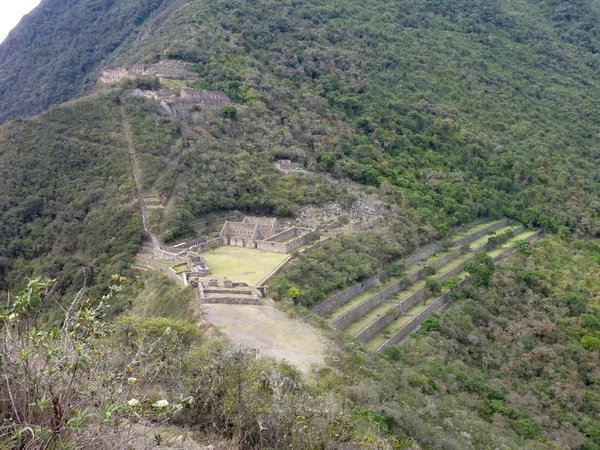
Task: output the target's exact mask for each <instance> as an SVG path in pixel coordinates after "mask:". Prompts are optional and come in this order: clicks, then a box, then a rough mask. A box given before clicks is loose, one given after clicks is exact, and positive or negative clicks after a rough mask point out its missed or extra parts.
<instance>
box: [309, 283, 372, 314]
mask: <svg viewBox="0 0 600 450" xmlns="http://www.w3.org/2000/svg"><path fill="white" fill-rule="evenodd" d="M381 275H382V274H381V273H379V274H377V275H375V276H373V277H371V278H368V279H366V280H364V281H361V282H360V283H358V284H355V285H354V286H352V287H349V288H347V289H345V290H343V291H342V292H339V293H337V294H335V295H334V296H332V297H330V298H329V299H328V300H325V301H324V302H322V303H319V304H318V305H317V306H316V307H315V308H314V309H313V312H314V313H315V314H325V313H328V312H329V311H331V310H333V309H335V308H337V307H338V306H342V305H343V304H344V303H346V302H347V301H348V300H350V299H351V298H352V297H356V296H357V295H358V294H360V293H362V292H364V291H366V290H367V289H370V288H372V287H373V286H377V285H379V284H381V281H380V279H379V277H380V276H381Z"/></svg>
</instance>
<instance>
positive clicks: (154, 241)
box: [121, 105, 177, 256]
mask: <svg viewBox="0 0 600 450" xmlns="http://www.w3.org/2000/svg"><path fill="white" fill-rule="evenodd" d="M121 124H122V126H123V134H124V135H125V140H126V141H127V149H128V150H129V163H130V164H131V173H132V176H133V181H134V183H135V190H136V193H137V196H138V199H139V202H140V211H141V214H142V225H143V227H144V231H145V232H146V234H147V235H148V236H150V240H151V241H152V248H153V249H154V250H156V251H158V252H160V253H163V254H165V255H166V256H177V254H176V253H171V252H168V251H166V250H163V249H162V248H161V246H160V241H159V239H158V237H157V236H156V235H155V234H154V233H152V232H151V231H150V227H149V226H148V206H147V205H146V202H145V201H144V196H143V194H142V184H141V183H140V177H139V169H138V165H137V161H136V159H135V148H134V146H133V140H132V139H131V128H130V127H129V122H128V121H127V116H126V115H125V108H124V107H123V106H122V105H121Z"/></svg>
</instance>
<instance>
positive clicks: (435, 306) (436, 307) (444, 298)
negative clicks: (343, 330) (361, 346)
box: [377, 231, 544, 352]
mask: <svg viewBox="0 0 600 450" xmlns="http://www.w3.org/2000/svg"><path fill="white" fill-rule="evenodd" d="M543 234H544V233H543V232H541V231H538V232H537V233H535V234H532V235H531V236H529V237H527V238H525V240H526V241H528V242H533V241H536V240H538V239H540V238H541V237H542V236H543ZM516 251H517V249H516V248H515V247H509V248H507V249H506V250H504V251H503V252H502V253H499V254H498V255H496V256H495V257H494V258H492V261H494V263H497V262H499V261H501V260H503V259H504V258H506V257H508V256H510V255H512V254H513V253H515V252H516ZM469 259H471V258H469ZM468 261H469V260H466V261H464V262H463V263H461V265H464V264H465V263H467V262H468ZM453 270H454V269H451V270H450V271H453ZM447 273H448V272H447ZM459 273H460V272H459ZM444 275H446V274H444ZM468 281H469V278H468V277H467V278H465V279H464V280H462V281H461V282H460V283H458V286H457V288H460V287H463V286H464V285H465V284H466V283H468ZM452 292H453V291H452V290H449V291H446V292H444V293H443V294H442V295H441V296H440V297H438V298H437V299H436V300H435V301H434V302H433V303H432V304H431V305H429V306H428V307H427V308H425V309H424V310H423V311H421V312H420V313H419V314H418V315H417V316H415V317H414V318H413V319H411V320H410V321H409V322H408V323H407V324H406V325H404V326H403V327H402V328H401V329H400V330H398V331H397V332H396V333H395V334H394V335H393V336H392V337H391V338H390V339H388V340H387V341H386V342H385V343H384V344H383V345H382V346H381V347H379V349H377V352H381V351H383V349H384V348H385V347H387V346H388V345H394V344H397V343H399V342H401V341H402V340H404V339H405V338H406V337H408V335H409V334H410V333H412V332H413V331H414V330H416V329H417V327H418V326H419V325H421V323H423V321H424V320H425V319H426V318H427V316H429V315H430V314H432V313H434V312H437V311H441V310H442V309H444V308H446V307H447V306H448V305H449V304H450V294H451V293H452ZM390 323H391V322H390ZM385 326H387V325H385ZM382 329H383V327H382Z"/></svg>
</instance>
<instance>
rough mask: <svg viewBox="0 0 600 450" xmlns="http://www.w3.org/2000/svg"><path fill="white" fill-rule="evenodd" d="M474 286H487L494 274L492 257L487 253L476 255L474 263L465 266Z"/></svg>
mask: <svg viewBox="0 0 600 450" xmlns="http://www.w3.org/2000/svg"><path fill="white" fill-rule="evenodd" d="M465 270H466V271H467V272H469V275H470V277H471V282H472V284H473V285H474V286H487V285H488V284H489V282H490V278H491V276H492V274H493V273H494V270H495V266H494V262H493V260H492V257H491V256H490V255H488V254H487V253H478V254H477V255H476V256H475V261H473V262H469V263H467V264H465Z"/></svg>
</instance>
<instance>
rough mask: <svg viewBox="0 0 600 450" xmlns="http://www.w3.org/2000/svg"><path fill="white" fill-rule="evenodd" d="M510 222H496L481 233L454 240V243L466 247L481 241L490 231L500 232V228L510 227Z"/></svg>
mask: <svg viewBox="0 0 600 450" xmlns="http://www.w3.org/2000/svg"><path fill="white" fill-rule="evenodd" d="M508 223H509V220H508V219H502V220H500V221H499V222H494V223H492V224H490V225H488V226H487V227H484V228H482V229H481V230H479V231H476V232H475V233H471V234H469V235H467V236H464V237H462V238H459V239H456V240H454V243H455V244H456V245H466V244H469V243H471V242H473V241H475V240H477V239H479V238H480V237H483V236H485V235H486V234H487V233H488V231H490V230H498V229H500V228H503V227H505V226H506V225H508Z"/></svg>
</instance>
